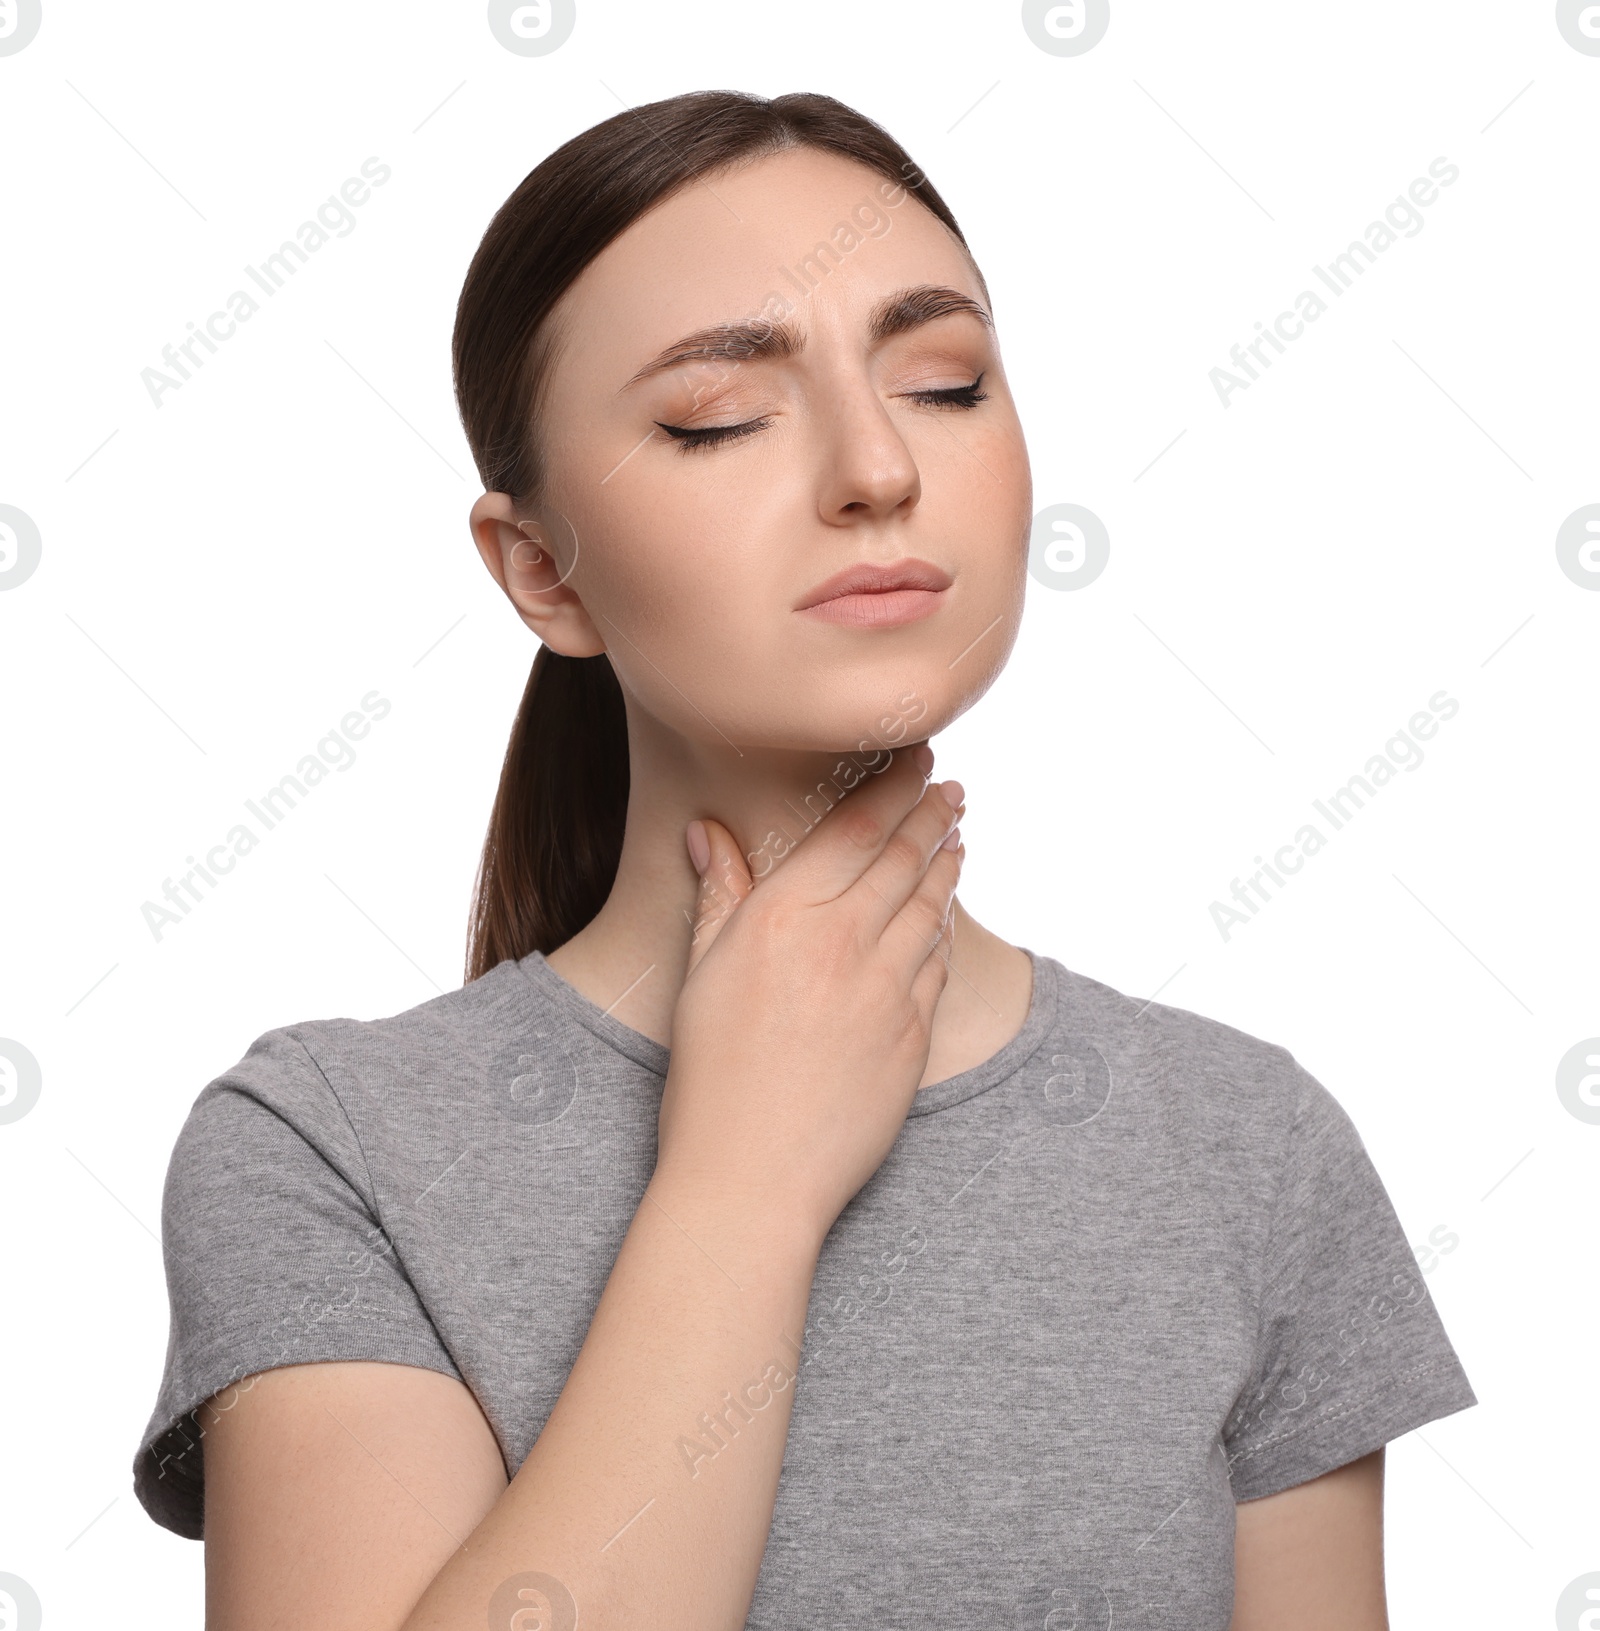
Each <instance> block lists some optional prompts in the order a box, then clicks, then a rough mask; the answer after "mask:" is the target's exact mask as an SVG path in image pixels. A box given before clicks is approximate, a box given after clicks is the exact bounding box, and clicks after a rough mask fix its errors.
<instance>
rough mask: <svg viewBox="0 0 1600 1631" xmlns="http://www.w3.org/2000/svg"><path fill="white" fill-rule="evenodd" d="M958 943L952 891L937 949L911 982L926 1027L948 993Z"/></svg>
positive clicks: (913, 999) (912, 998) (913, 994)
mask: <svg viewBox="0 0 1600 1631" xmlns="http://www.w3.org/2000/svg"><path fill="white" fill-rule="evenodd" d="M956 854H957V860H958V862H959V859H960V857H961V856H962V855H963V854H965V850H964V849H962V850H958V851H957V852H956ZM957 870H959V866H958V869H957ZM955 944H956V912H955V898H954V895H953V894H952V896H951V904H950V910H949V912H948V913H947V914H946V917H945V922H944V927H943V929H942V930H941V931H940V934H939V938H938V940H937V941H935V942H934V946H933V950H932V951H931V952H929V954H928V955H927V956H926V957H925V958H924V959H923V961H922V966H921V967H920V968H919V969H918V970H917V972H916V975H915V977H914V978H913V979H912V981H911V1000H912V1002H913V1003H915V1004H916V1007H917V1011H918V1013H919V1014H920V1015H921V1016H922V1021H923V1024H924V1025H926V1026H931V1025H932V1024H933V1014H934V1010H935V1009H936V1008H937V1007H938V1006H939V998H940V997H941V996H942V995H943V994H944V988H945V986H946V985H948V984H949V983H950V956H951V953H952V952H953V951H954V950H955Z"/></svg>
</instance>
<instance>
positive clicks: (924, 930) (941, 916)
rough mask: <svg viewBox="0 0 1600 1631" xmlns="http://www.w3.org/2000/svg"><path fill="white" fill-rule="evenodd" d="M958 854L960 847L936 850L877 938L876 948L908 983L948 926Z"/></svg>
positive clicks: (952, 916)
mask: <svg viewBox="0 0 1600 1631" xmlns="http://www.w3.org/2000/svg"><path fill="white" fill-rule="evenodd" d="M961 856H962V851H961V850H960V849H955V850H947V849H943V848H939V849H936V850H935V851H934V854H933V859H932V860H931V861H930V862H929V863H928V869H927V871H926V872H925V873H924V874H923V876H922V878H921V879H920V880H919V881H918V883H917V887H916V888H915V889H914V890H913V891H912V892H911V895H910V896H909V898H908V899H907V900H906V902H905V904H904V905H903V906H902V907H900V909H899V910H898V911H897V912H895V913H894V914H893V915H892V916H891V917H890V919H889V921H888V923H887V924H885V926H884V929H883V933H882V935H881V937H880V938H879V941H878V949H879V951H880V952H881V953H882V955H883V956H884V957H885V958H887V959H888V962H889V966H890V967H891V968H892V969H894V970H895V972H896V973H897V974H898V975H899V976H900V978H901V979H902V980H904V981H905V982H906V984H907V985H908V986H909V985H910V984H911V983H912V981H913V980H914V979H915V978H916V976H917V974H918V972H919V971H920V970H921V968H922V965H923V963H924V962H925V961H926V960H927V958H928V955H929V953H930V952H931V951H932V950H933V949H934V947H935V946H937V944H938V943H939V940H940V938H941V937H942V936H943V935H944V934H945V933H946V932H947V931H948V930H949V929H950V925H951V923H952V920H953V918H954V910H953V903H954V900H955V893H956V884H957V882H958V881H959V879H960V876H961Z"/></svg>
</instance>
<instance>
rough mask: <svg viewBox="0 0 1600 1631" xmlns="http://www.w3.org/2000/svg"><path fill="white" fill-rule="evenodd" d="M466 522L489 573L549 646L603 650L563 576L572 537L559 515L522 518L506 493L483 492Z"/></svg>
mask: <svg viewBox="0 0 1600 1631" xmlns="http://www.w3.org/2000/svg"><path fill="white" fill-rule="evenodd" d="M468 521H469V523H470V525H471V527H472V539H473V542H474V543H475V544H477V546H478V553H479V554H480V555H481V556H482V557H483V564H484V565H485V566H486V567H488V568H489V575H490V577H492V578H493V579H494V581H495V582H496V583H498V584H499V585H500V587H501V588H502V589H503V590H505V592H506V596H507V598H508V599H509V600H510V602H511V604H512V605H513V606H515V607H516V609H517V615H518V616H519V617H520V618H521V619H522V621H523V622H524V623H526V624H527V625H528V627H529V628H530V629H532V630H533V632H534V633H535V634H536V635H538V636H539V638H540V639H541V640H542V641H543V642H544V643H545V644H546V645H547V646H549V647H550V649H551V650H552V651H554V652H557V653H559V654H560V655H561V656H563V657H598V656H599V655H600V653H601V652H603V651H604V650H605V649H606V643H605V641H604V640H603V639H602V638H601V637H600V631H599V630H598V629H597V628H596V627H595V624H594V620H593V619H592V618H591V617H590V616H589V614H588V612H587V611H586V610H585V609H584V605H583V602H582V601H581V600H579V598H578V595H577V592H576V590H574V589H573V588H572V586H571V583H570V581H569V579H570V577H571V574H572V568H573V567H574V566H575V565H576V564H577V559H578V539H577V534H576V533H575V532H574V531H573V529H572V528H571V526H570V525H568V524H567V522H566V521H565V519H564V518H563V517H562V516H560V515H557V514H555V513H554V512H551V515H550V517H549V519H548V521H547V520H546V519H545V518H544V517H539V518H536V519H528V518H526V517H523V516H519V515H518V514H517V511H516V506H515V505H514V504H513V503H512V501H511V498H510V495H509V494H507V493H484V494H483V495H482V497H481V498H479V500H478V501H477V503H476V504H474V505H473V506H472V513H471V515H470V516H469V517H468Z"/></svg>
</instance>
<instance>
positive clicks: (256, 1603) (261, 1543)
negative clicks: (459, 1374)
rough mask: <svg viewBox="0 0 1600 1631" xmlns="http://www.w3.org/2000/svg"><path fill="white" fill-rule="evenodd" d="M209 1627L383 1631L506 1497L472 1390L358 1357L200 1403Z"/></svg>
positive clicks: (283, 1373) (268, 1375) (300, 1368)
mask: <svg viewBox="0 0 1600 1631" xmlns="http://www.w3.org/2000/svg"><path fill="white" fill-rule="evenodd" d="M200 1414H201V1422H202V1426H203V1427H204V1430H205V1560H206V1626H207V1631H267V1628H268V1627H271V1628H273V1631H276V1628H278V1627H281V1626H285V1625H307V1624H315V1625H316V1626H317V1627H318V1631H393V1628H394V1627H396V1626H399V1625H400V1624H402V1623H403V1621H404V1620H405V1618H406V1616H407V1615H408V1614H409V1613H410V1612H411V1609H412V1608H413V1607H414V1606H415V1604H416V1602H417V1599H418V1598H420V1597H421V1595H422V1593H423V1592H424V1591H425V1590H426V1589H427V1586H428V1584H429V1582H430V1581H431V1580H432V1579H433V1577H434V1575H436V1574H437V1573H438V1572H439V1570H440V1569H441V1568H443V1567H444V1565H445V1563H446V1562H448V1560H449V1558H450V1556H451V1554H452V1553H453V1552H454V1551H455V1550H456V1549H457V1547H458V1546H459V1545H460V1544H461V1543H462V1542H463V1541H465V1540H466V1538H467V1537H468V1536H469V1535H470V1534H471V1533H472V1531H473V1530H474V1529H475V1528H476V1527H477V1525H478V1524H479V1523H480V1522H481V1521H482V1520H483V1518H484V1516H485V1515H486V1514H487V1513H488V1511H489V1510H490V1508H491V1507H493V1506H494V1504H495V1502H496V1501H497V1500H498V1499H499V1497H500V1495H501V1493H502V1492H503V1491H504V1489H505V1488H506V1473H505V1466H504V1463H503V1461H502V1460H501V1456H500V1451H499V1448H498V1446H497V1444H496V1442H495V1438H494V1434H493V1432H492V1431H491V1430H490V1427H489V1424H488V1422H487V1421H486V1420H485V1419H484V1416H483V1412H482V1410H481V1409H480V1408H479V1406H478V1402H477V1400H476V1399H475V1398H474V1397H473V1396H472V1394H471V1392H470V1391H469V1390H468V1389H467V1388H466V1387H465V1386H463V1385H462V1384H461V1383H460V1382H458V1381H456V1380H455V1378H454V1377H451V1376H445V1375H442V1374H441V1373H439V1372H437V1371H431V1370H424V1369H422V1368H420V1367H418V1366H411V1365H392V1364H380V1363H367V1362H359V1361H349V1362H339V1363H332V1364H307V1365H294V1366H289V1367H286V1368H282V1369H278V1370H269V1371H264V1372H262V1373H261V1374H259V1375H257V1376H254V1377H249V1378H246V1379H245V1380H244V1381H243V1382H241V1383H239V1384H238V1386H237V1387H233V1388H228V1389H225V1390H224V1391H223V1392H222V1393H220V1394H218V1395H216V1396H215V1398H214V1399H213V1400H211V1401H210V1402H209V1403H208V1404H207V1405H205V1406H203V1407H202V1410H201V1413H200Z"/></svg>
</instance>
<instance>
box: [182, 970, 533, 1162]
mask: <svg viewBox="0 0 1600 1631" xmlns="http://www.w3.org/2000/svg"><path fill="white" fill-rule="evenodd" d="M544 1006H545V1002H544V999H542V998H541V996H540V994H539V992H538V991H537V990H536V989H535V988H534V987H533V986H532V985H531V984H530V982H529V981H528V980H527V979H526V978H525V977H524V976H523V974H522V973H521V971H520V970H519V968H518V965H517V964H516V963H515V962H514V961H511V960H507V961H505V962H502V963H500V964H498V965H497V966H496V967H495V968H493V969H491V970H490V971H489V972H488V973H486V974H484V975H483V976H481V977H480V978H479V979H477V980H474V981H472V982H471V983H470V984H468V985H465V986H462V987H460V988H458V989H456V990H453V991H447V992H443V993H441V994H440V995H439V996H437V997H431V998H429V999H427V1000H426V1001H424V1002H421V1003H417V1004H415V1005H414V1006H412V1007H410V1008H407V1009H403V1010H401V1011H399V1012H397V1013H393V1014H387V1015H381V1016H379V1017H377V1018H374V1019H355V1018H351V1017H348V1016H340V1017H332V1018H323V1019H307V1020H299V1021H295V1022H293V1023H289V1024H284V1025H278V1026H274V1027H272V1028H271V1029H269V1030H266V1031H263V1032H262V1033H261V1034H260V1035H259V1036H257V1037H256V1038H255V1040H254V1041H252V1042H251V1043H250V1045H249V1046H248V1047H247V1048H246V1049H245V1051H244V1053H243V1054H242V1055H241V1056H240V1057H239V1058H238V1059H237V1060H236V1061H235V1062H234V1063H233V1064H231V1065H229V1066H228V1067H227V1068H226V1069H225V1070H223V1071H221V1072H220V1073H219V1074H218V1075H217V1076H215V1077H213V1078H212V1080H211V1081H209V1082H208V1083H206V1085H205V1086H204V1087H203V1088H202V1089H201V1091H200V1093H199V1095H198V1096H197V1097H196V1098H195V1100H194V1102H193V1104H192V1106H191V1108H190V1110H189V1112H188V1115H187V1117H186V1119H185V1121H184V1124H183V1128H182V1130H181V1132H180V1133H179V1135H178V1140H177V1145H176V1148H175V1150H174V1158H173V1169H172V1171H173V1176H172V1178H170V1179H169V1184H170V1183H171V1182H173V1181H175V1179H176V1176H177V1175H178V1174H179V1173H180V1172H182V1171H183V1170H184V1169H185V1168H186V1167H193V1166H197V1165H210V1164H212V1162H213V1161H221V1163H222V1164H223V1165H226V1166H235V1167H236V1166H237V1165H238V1158H239V1157H240V1156H241V1155H242V1154H245V1153H248V1151H249V1150H250V1149H252V1148H255V1147H262V1148H264V1147H267V1146H272V1145H275V1144H276V1143H277V1142H278V1141H279V1140H280V1138H281V1135H282V1134H283V1133H285V1132H292V1133H293V1134H296V1135H298V1137H299V1140H300V1141H302V1142H303V1143H305V1144H309V1145H310V1146H311V1147H312V1148H313V1149H315V1150H316V1151H317V1152H318V1153H319V1154H320V1155H321V1156H322V1157H323V1158H324V1159H326V1160H328V1161H330V1162H331V1163H332V1164H333V1165H334V1166H335V1167H337V1168H338V1169H339V1170H340V1171H341V1172H342V1173H343V1174H344V1175H345V1176H346V1177H347V1178H349V1179H350V1180H351V1181H352V1182H354V1183H355V1184H356V1185H357V1187H358V1188H365V1187H366V1186H365V1185H364V1184H363V1183H362V1181H361V1180H362V1178H363V1177H364V1176H365V1173H364V1168H365V1165H366V1157H365V1153H364V1152H363V1149H362V1141H363V1137H362V1135H363V1131H364V1126H365V1123H366V1122H367V1121H368V1120H370V1115H371V1112H372V1111H373V1110H374V1109H381V1110H382V1111H383V1113H384V1114H385V1115H386V1116H388V1117H390V1118H393V1119H397V1120H404V1119H405V1113H406V1111H407V1109H408V1107H416V1108H417V1109H418V1110H421V1109H424V1108H425V1109H427V1110H428V1111H430V1112H431V1113H432V1114H434V1115H439V1114H445V1113H448V1104H449V1099H450V1094H449V1088H450V1086H451V1085H452V1084H457V1085H459V1084H460V1083H461V1082H462V1081H463V1080H464V1079H465V1080H473V1079H476V1078H479V1077H481V1076H482V1075H483V1073H484V1071H485V1070H486V1069H487V1068H489V1066H490V1065H492V1063H493V1062H494V1061H495V1060H496V1059H497V1058H498V1056H499V1054H500V1053H502V1052H503V1051H504V1048H505V1042H506V1039H507V1038H508V1037H509V1038H512V1039H515V1038H516V1037H517V1036H518V1035H519V1034H524V1033H527V1032H530V1031H532V1030H534V1029H536V1028H537V1026H538V1024H539V1018H540V1014H541V1012H542V1010H543V1007H544Z"/></svg>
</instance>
